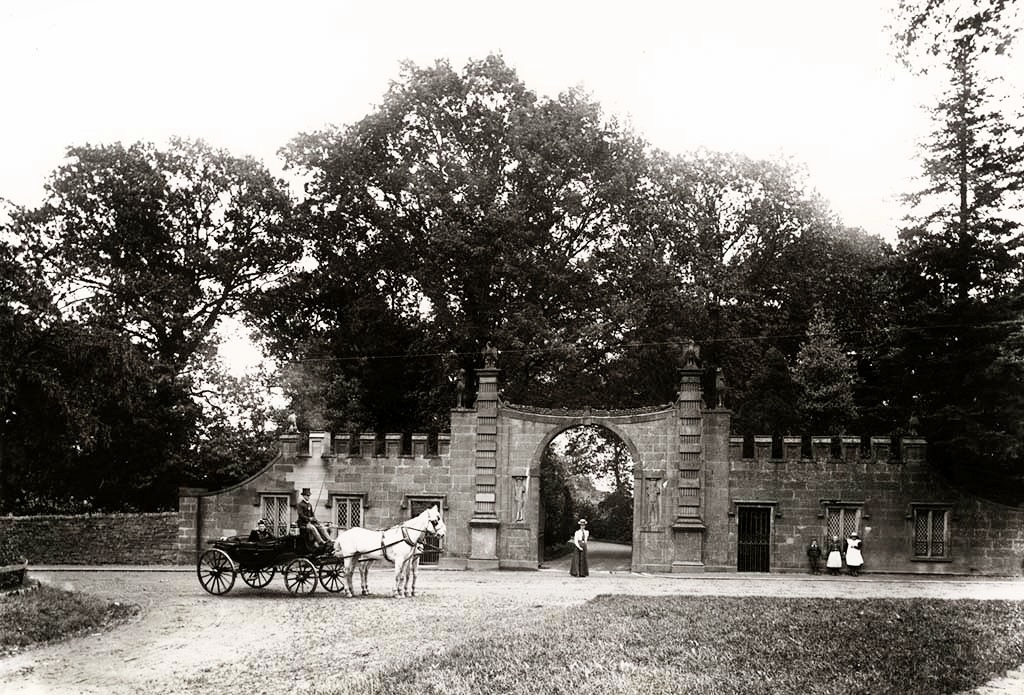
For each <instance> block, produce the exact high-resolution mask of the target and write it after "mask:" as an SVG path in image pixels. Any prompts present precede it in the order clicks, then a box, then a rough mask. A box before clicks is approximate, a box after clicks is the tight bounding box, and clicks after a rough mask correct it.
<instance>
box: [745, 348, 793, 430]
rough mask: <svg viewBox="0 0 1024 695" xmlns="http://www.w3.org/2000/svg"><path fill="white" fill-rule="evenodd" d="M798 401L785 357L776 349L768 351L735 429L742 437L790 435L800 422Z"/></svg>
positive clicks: (751, 386)
mask: <svg viewBox="0 0 1024 695" xmlns="http://www.w3.org/2000/svg"><path fill="white" fill-rule="evenodd" d="M797 400H798V398H797V387H796V384H795V383H794V382H793V378H792V376H791V375H790V373H789V365H788V364H787V363H786V357H785V355H783V354H782V352H781V351H780V350H779V349H778V348H774V347H772V348H769V349H768V351H767V352H766V353H765V356H764V364H763V367H762V371H761V373H760V374H758V375H757V376H756V377H755V379H754V381H753V383H752V384H751V385H750V390H749V395H748V397H747V399H746V400H744V401H743V404H742V405H741V406H740V409H739V413H738V415H737V418H736V419H737V424H738V427H739V429H740V431H742V432H743V433H744V434H772V435H783V434H789V433H790V432H792V431H793V430H794V428H795V427H796V426H797V425H798V424H799V422H800V420H799V415H798V413H797V406H796V403H797Z"/></svg>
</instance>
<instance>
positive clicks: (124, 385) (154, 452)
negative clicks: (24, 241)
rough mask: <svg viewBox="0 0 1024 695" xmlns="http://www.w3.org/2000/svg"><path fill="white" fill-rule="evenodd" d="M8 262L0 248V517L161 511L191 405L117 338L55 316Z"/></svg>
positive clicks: (6, 249)
mask: <svg viewBox="0 0 1024 695" xmlns="http://www.w3.org/2000/svg"><path fill="white" fill-rule="evenodd" d="M20 255H21V253H20V249H19V248H17V247H14V246H10V245H6V244H0V265H2V270H3V272H2V273H0V384H2V386H0V510H2V511H4V512H18V513H29V512H33V511H35V512H52V511H81V510H83V509H86V508H89V506H90V505H91V506H92V508H100V507H103V508H118V509H123V508H136V509H138V508H150V509H151V508H154V507H161V506H169V505H171V504H173V501H174V500H173V491H174V489H175V487H176V485H177V480H176V478H175V475H174V462H175V460H176V459H175V456H176V452H177V451H178V450H179V449H180V448H181V447H183V446H184V445H185V444H186V443H187V441H188V438H189V436H190V435H189V433H190V431H191V429H192V427H193V426H194V424H195V417H194V416H195V412H194V409H193V408H192V407H191V401H190V400H189V399H188V398H187V396H185V395H184V394H182V393H181V391H180V390H178V389H175V388H172V387H171V386H170V385H169V384H167V383H165V382H159V381H155V380H154V378H153V374H152V373H151V371H150V365H149V364H148V362H147V361H146V360H145V359H144V356H143V355H141V354H140V353H139V351H138V350H137V348H136V347H135V346H133V345H131V344H130V343H129V342H128V341H127V340H126V339H125V338H124V337H123V336H120V335H118V334H115V333H112V332H110V331H104V330H101V329H97V328H95V327H87V326H83V325H81V324H79V323H77V322H75V321H71V320H68V319H66V318H65V317H62V316H61V315H60V313H59V312H58V311H57V309H56V307H55V305H54V304H53V303H52V302H51V297H50V294H49V292H48V290H47V289H46V287H45V285H44V284H42V283H41V282H39V280H38V279H37V278H33V277H32V276H31V275H30V274H29V273H27V272H26V270H25V266H24V265H23V263H22V262H21V259H20ZM168 491H170V494H168Z"/></svg>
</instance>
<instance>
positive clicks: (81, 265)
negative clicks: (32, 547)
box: [0, 0, 1024, 511]
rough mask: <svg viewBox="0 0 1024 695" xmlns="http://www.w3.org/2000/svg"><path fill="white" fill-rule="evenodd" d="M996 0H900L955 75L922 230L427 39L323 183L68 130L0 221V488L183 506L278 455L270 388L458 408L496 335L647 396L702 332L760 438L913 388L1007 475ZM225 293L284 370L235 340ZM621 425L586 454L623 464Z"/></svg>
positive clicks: (311, 422) (514, 371)
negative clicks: (965, 1) (870, 223)
mask: <svg viewBox="0 0 1024 695" xmlns="http://www.w3.org/2000/svg"><path fill="white" fill-rule="evenodd" d="M978 7H980V8H981V9H977V12H976V13H975V14H972V15H969V16H964V17H960V16H954V15H953V14H950V13H949V12H947V10H948V8H947V6H946V4H945V3H943V2H939V0H922V2H921V3H914V4H913V5H912V4H911V3H909V2H905V3H903V5H902V10H901V11H902V12H903V14H902V15H900V16H901V17H902V20H901V21H903V22H904V24H903V25H901V26H902V27H903V29H902V33H899V32H898V35H897V36H896V40H897V41H901V42H902V45H903V47H904V49H905V50H904V53H903V56H904V58H905V59H906V61H907V62H908V64H911V65H923V64H924V63H915V61H926V62H928V66H927V69H929V70H932V71H938V70H944V71H945V72H944V74H946V75H947V76H948V77H949V81H948V85H949V89H948V90H947V92H946V93H945V94H944V95H943V96H942V98H941V101H940V103H939V104H938V105H937V106H936V108H935V110H934V111H935V114H936V121H935V133H934V135H933V137H932V139H931V140H930V141H929V144H928V146H927V147H926V149H925V151H924V159H923V161H924V164H925V167H924V172H925V177H924V180H923V181H922V182H921V186H920V188H919V189H918V190H916V191H915V192H913V193H912V194H911V196H910V197H909V198H908V200H909V201H910V202H911V203H913V204H914V205H915V206H916V207H915V215H914V216H913V217H912V218H911V219H910V220H909V222H908V224H907V225H906V226H905V227H904V228H903V229H902V230H900V232H901V236H900V244H899V246H898V247H897V248H892V247H891V246H889V245H888V244H887V243H886V242H885V241H883V240H882V239H881V238H879V237H877V236H872V235H870V234H867V233H865V232H864V231H863V230H861V229H856V228H850V227H848V226H846V225H845V224H843V221H842V220H841V219H838V218H837V216H836V215H835V214H834V213H833V212H832V211H831V210H830V208H829V206H828V203H827V201H825V200H823V199H822V198H821V197H820V196H819V195H818V194H817V193H816V192H815V190H814V188H813V185H812V182H811V181H810V180H809V179H808V175H807V172H806V171H805V170H804V169H803V168H802V167H801V166H800V165H798V164H796V163H793V162H790V161H786V160H759V159H754V158H750V157H747V156H744V155H742V154H739V153H727V152H710V151H705V150H699V151H696V152H688V153H669V152H664V151H661V150H659V149H657V148H656V147H654V146H652V145H651V144H650V143H648V142H645V141H644V140H643V139H642V138H641V137H640V136H639V135H637V134H636V133H634V132H633V131H632V130H631V129H630V128H628V127H627V126H626V125H624V124H623V123H622V122H620V121H619V120H617V119H616V118H614V117H612V116H610V115H608V114H606V113H605V112H604V111H603V110H602V108H601V106H600V104H598V103H597V102H595V101H594V99H593V98H592V97H591V96H590V95H588V94H586V93H585V92H583V91H582V90H579V89H569V90H566V91H565V92H563V93H562V94H559V95H557V96H555V97H542V96H538V95H537V94H536V93H534V92H533V91H531V90H530V89H529V88H528V87H527V85H525V84H524V83H523V82H522V81H521V80H520V78H519V76H518V75H517V74H516V72H515V70H514V69H512V68H511V67H510V66H509V65H507V64H506V63H505V62H504V61H503V60H502V59H501V58H500V57H497V56H489V57H487V58H484V59H482V60H471V61H469V62H468V63H467V64H466V65H465V66H464V67H462V68H455V67H453V66H452V65H450V64H449V63H447V62H443V61H441V62H438V63H435V64H433V65H430V66H425V67H421V66H416V65H413V64H407V65H405V66H403V68H402V70H401V73H400V74H399V76H398V77H397V78H396V80H395V81H394V82H393V83H392V84H391V85H390V87H389V88H388V90H387V92H386V93H385V94H384V95H383V98H382V100H381V102H380V104H379V106H377V107H375V108H374V109H372V110H371V112H370V113H368V114H367V115H366V116H365V117H364V118H362V119H360V120H359V121H357V122H355V123H353V124H350V125H347V126H344V127H328V128H325V129H323V130H320V131H318V132H311V133H303V134H299V135H297V136H296V137H295V138H294V139H293V140H292V141H291V142H289V143H288V144H287V145H286V146H285V147H284V148H283V149H282V151H281V156H282V159H283V161H284V163H285V165H286V167H287V172H288V173H287V175H288V176H291V177H294V178H295V179H296V180H298V181H301V183H302V185H303V187H304V188H303V192H302V194H301V195H298V196H295V195H293V194H292V193H290V192H289V188H288V186H287V185H286V184H285V183H284V182H283V181H280V180H278V179H276V178H275V177H273V176H272V175H270V173H269V172H268V170H267V169H266V168H265V166H264V165H263V164H261V163H259V162H256V161H254V160H252V159H249V158H240V157H236V156H233V155H231V154H229V153H226V152H223V151H220V150H216V149H214V148H212V147H210V146H208V145H206V144H205V143H202V142H196V141H189V140H181V139H178V140H173V141H171V142H170V143H169V144H168V145H167V146H166V147H163V146H157V145H154V144H151V143H136V144H134V145H130V146H124V145H121V144H119V143H115V144H111V145H83V146H78V147H72V148H70V149H69V150H68V153H67V159H66V161H65V162H64V164H63V165H62V166H61V167H60V168H58V169H57V170H56V171H55V172H54V174H53V176H52V177H51V179H50V180H49V182H48V185H47V189H46V190H47V199H46V201H45V202H44V203H43V204H42V205H40V206H38V207H36V208H33V209H20V208H14V209H8V211H7V219H6V220H5V221H3V222H2V223H0V224H2V227H0V242H2V243H0V270H2V271H3V273H2V274H0V322H2V326H0V328H3V329H4V330H3V331H2V333H0V376H2V377H3V381H2V383H0V416H2V421H0V427H2V429H0V511H3V510H10V509H14V508H17V509H25V508H33V509H43V508H46V506H47V504H49V505H50V507H51V508H56V507H59V504H57V503H56V502H54V501H53V500H52V499H51V500H50V501H49V502H48V501H47V500H46V499H43V498H44V497H45V496H47V495H49V496H50V497H51V498H52V497H64V498H67V497H70V496H71V495H72V494H74V495H75V496H76V498H77V499H79V500H81V499H83V498H84V499H88V500H89V503H90V504H95V505H98V506H102V507H104V508H126V507H128V506H132V505H137V506H140V507H145V508H159V507H160V506H161V505H163V506H168V505H171V504H173V500H174V492H175V488H176V486H177V485H182V484H196V485H207V486H220V485H223V484H227V483H229V482H231V481H235V480H239V479H241V478H242V477H244V476H245V475H247V474H249V473H251V472H252V471H253V470H255V469H256V468H258V467H259V466H260V465H261V462H262V461H265V460H266V459H267V458H268V457H269V455H270V448H271V440H270V435H268V433H267V432H266V431H265V430H264V427H263V425H264V423H265V422H266V421H267V420H270V419H274V418H280V416H281V413H277V412H274V411H273V410H271V409H269V408H268V407H267V406H266V403H265V402H264V401H263V400H261V399H260V398H258V397H256V395H257V394H261V393H265V392H266V391H268V390H270V389H271V388H281V389H283V391H284V392H285V394H286V395H287V397H288V399H289V400H290V404H291V405H290V407H291V409H292V410H294V411H295V412H296V413H297V414H298V415H299V421H300V423H301V424H302V425H303V426H305V427H316V428H321V427H323V428H328V429H333V430H341V429H359V430H377V431H406V432H409V431H428V432H430V431H439V430H444V429H446V428H447V427H448V424H449V418H448V414H449V409H450V408H451V407H452V406H454V405H455V403H456V397H457V396H456V394H457V389H458V387H457V375H458V374H459V373H460V370H464V374H465V375H467V376H468V378H469V379H470V381H471V380H472V376H473V374H474V370H475V369H476V368H477V367H479V366H480V363H481V361H482V360H481V350H482V349H483V348H484V346H485V345H486V344H488V343H491V344H492V345H493V346H494V347H495V348H497V349H498V351H499V353H500V356H499V366H500V367H501V369H502V388H503V392H502V394H501V397H502V398H503V399H504V400H506V401H510V402H519V403H527V404H531V405H536V406H547V407H584V406H588V405H590V406H595V407H608V408H631V407H638V406H644V405H651V404H657V403H665V402H668V401H671V400H673V399H674V398H675V397H676V393H677V390H678V386H679V371H678V370H679V368H680V367H681V366H682V362H681V360H682V356H683V350H682V346H683V345H686V344H687V343H688V341H690V340H693V341H695V342H696V343H698V344H699V345H700V346H701V358H702V365H703V367H704V369H705V392H706V393H711V391H712V384H713V382H714V379H715V374H716V369H718V368H721V369H722V372H723V373H724V376H725V378H726V380H727V382H728V392H729V405H730V407H732V408H733V409H734V411H735V413H736V417H735V418H734V420H733V423H734V428H735V429H736V430H737V431H738V432H739V433H743V434H756V433H762V434H764V433H771V434H784V433H793V434H796V433H801V434H803V433H808V434H827V433H835V432H840V431H861V432H867V433H869V434H886V433H892V434H901V433H905V432H906V428H907V423H908V421H909V417H910V416H911V415H915V416H916V417H917V418H918V421H919V422H920V423H921V430H922V432H923V433H924V434H926V435H927V436H928V437H929V439H930V440H931V441H934V442H935V443H936V447H937V451H938V452H939V457H940V459H941V461H943V462H945V465H946V466H947V468H950V469H953V468H956V467H957V466H959V470H961V471H971V472H972V473H977V472H978V471H986V472H987V471H999V472H1000V476H1001V477H998V479H999V480H1010V479H1012V478H1013V475H1015V474H1014V473H1013V471H1014V470H1015V469H1016V467H1017V465H1018V463H1019V461H1020V451H1021V442H1022V440H1021V436H1022V434H1024V433H1022V432H1021V430H1020V427H1019V423H1020V422H1022V421H1024V417H1021V415H1022V412H1024V411H1022V408H1024V403H1021V402H1020V397H1019V396H1018V395H1017V394H1020V393H1024V388H1020V387H1021V386H1024V383H1021V382H1022V379H1024V348H1022V347H1021V345H1022V344H1024V340H1022V338H1021V332H1020V330H1019V329H1020V324H1019V316H1020V309H1021V299H1022V297H1021V294H1020V290H1019V282H1020V271H1021V268H1020V260H1019V259H1020V252H1021V248H1020V246H1021V243H1022V239H1021V236H1020V231H1019V228H1018V226H1017V222H1016V221H1015V220H1018V219H1019V216H1017V214H1016V213H1018V212H1019V202H1020V200H1019V192H1020V187H1021V181H1022V173H1021V171H1022V170H1021V167H1020V162H1021V161H1024V157H1022V156H1021V154H1022V153H1021V152H1020V147H1021V142H1022V141H1021V139H1020V135H1021V130H1020V127H1019V126H1020V123H1019V120H1018V119H1017V117H1016V115H1013V114H1008V113H1006V112H1005V110H1001V109H1000V108H999V106H998V102H997V101H995V100H994V98H993V96H994V95H995V94H996V92H997V91H998V90H997V84H996V83H995V82H993V81H992V80H990V79H988V78H987V77H986V73H985V70H986V69H987V67H986V66H987V65H989V62H990V60H995V59H998V57H999V55H1000V54H1001V53H1002V52H1005V51H1006V50H1008V49H1009V47H1010V46H1011V43H1012V42H1011V39H1012V38H1013V31H1012V30H1011V29H1010V28H1009V27H1010V22H1009V20H1008V18H1009V16H1010V14H1009V13H1010V6H1009V4H1007V3H1003V2H998V1H997V0H992V1H991V2H989V3H988V4H987V5H979V6H978ZM951 17H952V19H951ZM950 22H952V24H950ZM950 26H952V27H953V31H951V32H946V33H943V31H945V29H944V28H946V29H948V28H949V27H950ZM940 29H941V30H942V31H940ZM922 47H927V50H919V49H921V48H922ZM226 318H233V319H238V320H242V321H245V322H246V323H247V325H250V326H254V327H257V328H258V329H259V330H260V331H261V334H262V338H263V340H264V341H265V344H266V345H267V346H268V351H269V353H270V356H272V357H273V358H274V359H275V360H276V361H277V363H278V364H279V365H280V370H279V371H277V372H274V373H271V372H266V373H262V374H255V375H250V376H249V377H235V376H231V375H229V374H227V373H226V372H225V371H224V370H223V368H222V367H221V366H219V365H217V364H216V361H215V353H216V348H217V341H218V337H217V327H218V325H219V324H220V323H221V322H222V321H223V320H224V319H226ZM473 388H474V385H473V384H472V383H469V384H467V385H466V390H467V391H468V392H470V393H471V392H472V389H473ZM815 430H817V431H815ZM599 439H600V438H597V439H595V440H593V441H587V436H585V435H583V434H581V435H580V436H579V437H578V438H577V440H575V441H576V443H577V444H578V446H577V449H578V451H577V452H576V454H578V455H576V454H573V455H570V456H569V457H568V458H566V459H565V460H564V461H563V462H562V463H563V464H564V465H566V466H569V467H570V468H572V467H574V466H575V467H577V468H579V467H580V466H582V467H583V468H586V469H587V470H588V471H590V472H596V471H595V470H594V468H593V464H594V462H595V461H604V460H605V459H604V458H602V457H600V456H596V455H594V452H599V451H602V450H607V451H612V449H609V448H608V447H609V446H611V445H610V444H608V442H604V440H601V441H598V440H599ZM602 442H603V443H602ZM584 450H585V455H584ZM616 457H617V454H616V455H615V456H613V457H612V459H611V460H613V461H619V459H618V458H616ZM574 461H575V463H574ZM584 463H585V464H586V465H584ZM577 464H578V465H577ZM583 468H581V470H582V469H583ZM623 470H624V469H622V468H621V467H620V466H618V464H616V466H615V467H613V468H609V469H608V471H606V472H613V473H614V471H619V473H622V476H621V480H619V484H617V487H618V488H619V489H620V490H621V491H622V499H623V500H625V499H627V498H628V494H629V489H628V483H629V482H630V479H629V476H628V475H627V474H626V473H624V472H623ZM563 474H564V475H563ZM567 475H569V473H567V472H564V471H563V473H560V474H559V476H562V477H559V476H555V478H558V480H554V478H553V480H554V482H553V485H556V486H557V487H558V490H560V491H561V492H558V494H562V492H564V489H565V486H564V483H565V481H564V480H563V478H564V477H565V476H567ZM986 475H987V473H986ZM967 477H970V476H967ZM973 477H975V478H977V477H979V476H973ZM980 477H981V478H985V479H990V480H993V481H994V480H996V479H997V478H995V477H989V478H986V476H985V475H983V476H980ZM137 490H143V491H144V492H143V493H138V492H135V491H137ZM42 493H45V494H42ZM556 496H557V495H556ZM31 500H35V502H32V501H31ZM620 501H621V500H620ZM550 503H551V504H552V505H556V504H557V505H559V506H562V507H566V508H567V509H568V508H570V507H572V504H571V500H570V501H569V502H566V501H565V500H561V501H559V500H556V499H554V498H553V499H552V500H550ZM33 505H35V506H33ZM624 505H625V503H624ZM65 506H67V503H65ZM623 508H625V506H623ZM596 511H600V510H596Z"/></svg>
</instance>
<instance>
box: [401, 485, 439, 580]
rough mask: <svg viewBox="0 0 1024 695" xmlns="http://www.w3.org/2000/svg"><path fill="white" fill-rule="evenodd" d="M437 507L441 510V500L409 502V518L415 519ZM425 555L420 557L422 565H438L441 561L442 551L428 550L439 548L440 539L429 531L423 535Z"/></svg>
mask: <svg viewBox="0 0 1024 695" xmlns="http://www.w3.org/2000/svg"><path fill="white" fill-rule="evenodd" d="M435 504H436V505H437V508H438V509H440V508H441V501H440V500H425V499H418V500H416V499H410V500H409V518H410V519H415V518H416V517H417V516H419V515H420V514H422V513H423V512H424V511H426V510H427V509H429V508H430V507H433V506H434V505H435ZM423 547H424V550H423V555H421V556H420V564H421V565H436V564H437V561H438V560H440V559H441V551H440V550H428V548H437V547H438V537H437V536H436V535H435V534H433V533H431V532H430V531H427V532H426V533H424V534H423Z"/></svg>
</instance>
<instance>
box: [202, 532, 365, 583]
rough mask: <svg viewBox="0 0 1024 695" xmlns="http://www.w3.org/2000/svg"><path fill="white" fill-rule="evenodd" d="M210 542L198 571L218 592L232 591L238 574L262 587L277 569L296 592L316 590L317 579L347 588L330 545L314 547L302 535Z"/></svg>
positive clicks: (271, 578)
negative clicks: (260, 539)
mask: <svg viewBox="0 0 1024 695" xmlns="http://www.w3.org/2000/svg"><path fill="white" fill-rule="evenodd" d="M208 543H209V545H212V546H213V547H212V548H210V549H209V550H207V551H206V552H204V553H203V554H202V555H201V556H200V557H199V562H198V564H197V565H196V574H197V575H198V577H199V583H200V584H202V586H203V588H204V589H206V590H207V591H208V592H210V593H211V594H214V595H215V596H220V595H221V594H226V593H227V592H228V591H230V590H231V587H232V586H234V585H235V577H236V576H241V577H242V581H243V582H245V583H246V584H248V585H249V586H251V587H254V588H257V589H260V588H263V587H265V586H267V585H268V584H269V583H270V582H271V580H273V578H274V576H275V575H276V574H277V573H278V572H280V573H281V575H283V576H284V585H285V587H287V589H288V591H290V592H291V593H292V594H295V595H305V594H311V593H313V591H314V590H315V589H316V585H317V582H318V581H319V583H320V585H321V586H323V588H324V589H326V590H327V591H330V592H331V593H337V592H339V591H342V590H343V589H344V588H345V582H344V565H343V564H342V561H341V560H340V559H338V558H336V557H334V556H333V555H332V554H331V549H330V548H327V549H323V550H318V549H315V548H311V547H310V545H311V544H310V543H309V542H308V541H307V539H306V537H305V536H302V535H296V536H282V537H280V538H272V539H270V540H266V541H251V540H249V538H248V537H247V536H234V537H231V538H222V539H219V540H213V541H208Z"/></svg>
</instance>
